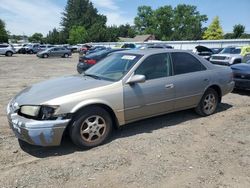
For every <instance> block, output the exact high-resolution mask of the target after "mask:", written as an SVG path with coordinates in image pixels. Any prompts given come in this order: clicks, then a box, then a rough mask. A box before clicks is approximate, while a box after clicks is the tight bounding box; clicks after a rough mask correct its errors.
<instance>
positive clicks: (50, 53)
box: [37, 47, 72, 58]
mask: <svg viewBox="0 0 250 188" xmlns="http://www.w3.org/2000/svg"><path fill="white" fill-rule="evenodd" d="M71 55H72V53H71V50H69V49H67V48H64V47H52V48H48V49H46V50H43V51H40V52H38V53H37V57H41V58H48V57H65V58H67V57H69V56H71Z"/></svg>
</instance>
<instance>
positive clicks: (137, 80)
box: [126, 74, 146, 84]
mask: <svg viewBox="0 0 250 188" xmlns="http://www.w3.org/2000/svg"><path fill="white" fill-rule="evenodd" d="M145 81H146V77H145V76H144V75H140V74H136V75H133V76H131V77H130V78H129V79H128V81H127V82H126V83H127V84H135V83H143V82H145Z"/></svg>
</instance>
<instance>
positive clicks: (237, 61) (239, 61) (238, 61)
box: [233, 59, 242, 64]
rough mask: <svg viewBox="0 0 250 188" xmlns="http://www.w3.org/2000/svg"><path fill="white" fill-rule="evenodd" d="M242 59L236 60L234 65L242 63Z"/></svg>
mask: <svg viewBox="0 0 250 188" xmlns="http://www.w3.org/2000/svg"><path fill="white" fill-rule="evenodd" d="M241 61H242V60H241V59H235V60H234V61H233V64H237V63H241Z"/></svg>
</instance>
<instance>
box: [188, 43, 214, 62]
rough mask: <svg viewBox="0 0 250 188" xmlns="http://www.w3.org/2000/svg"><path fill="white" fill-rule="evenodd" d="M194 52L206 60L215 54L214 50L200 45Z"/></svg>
mask: <svg viewBox="0 0 250 188" xmlns="http://www.w3.org/2000/svg"><path fill="white" fill-rule="evenodd" d="M193 52H194V53H196V54H197V55H199V56H201V57H203V58H204V59H206V60H209V59H210V57H211V55H213V54H214V51H213V50H212V49H210V48H207V47H206V46H200V45H199V46H196V47H195V50H194V51H193Z"/></svg>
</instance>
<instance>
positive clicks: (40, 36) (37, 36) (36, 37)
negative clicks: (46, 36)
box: [29, 33, 44, 43]
mask: <svg viewBox="0 0 250 188" xmlns="http://www.w3.org/2000/svg"><path fill="white" fill-rule="evenodd" d="M29 41H30V42H37V43H43V41H44V40H43V34H42V33H34V34H33V35H32V36H31V37H29Z"/></svg>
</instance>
